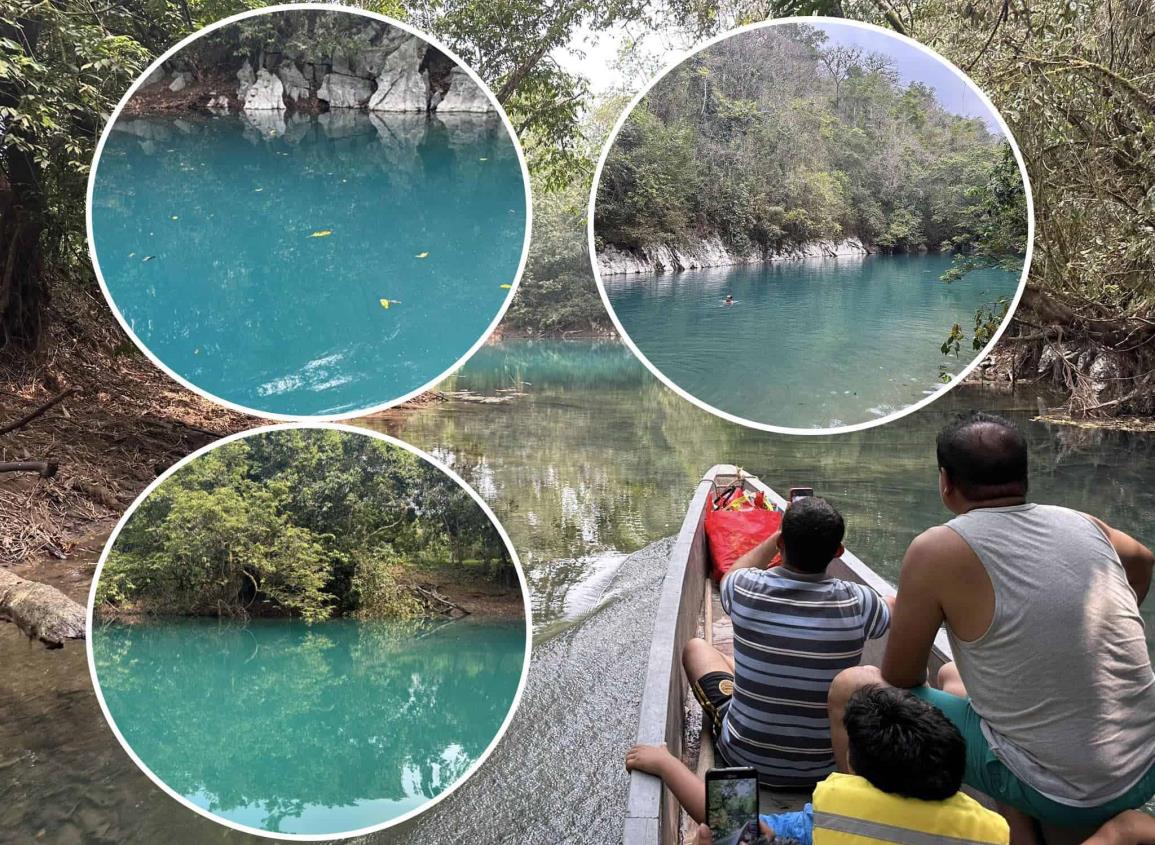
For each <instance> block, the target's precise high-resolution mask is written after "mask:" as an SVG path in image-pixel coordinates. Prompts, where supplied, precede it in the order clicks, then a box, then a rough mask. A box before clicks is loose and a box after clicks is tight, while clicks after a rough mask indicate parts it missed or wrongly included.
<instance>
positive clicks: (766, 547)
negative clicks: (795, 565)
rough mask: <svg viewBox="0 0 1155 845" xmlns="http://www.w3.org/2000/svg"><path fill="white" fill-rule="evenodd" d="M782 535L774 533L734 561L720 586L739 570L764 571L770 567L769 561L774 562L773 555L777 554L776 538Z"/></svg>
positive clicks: (778, 532)
mask: <svg viewBox="0 0 1155 845" xmlns="http://www.w3.org/2000/svg"><path fill="white" fill-rule="evenodd" d="M781 535H782V532H781V531H775V532H774V533H773V534H771V535H770V536H769V537H767V538H766V539H765V540H763V541H762V542H761V543H759V544H758V545H757V546H755V547H754V548H752V549H750V551H748V552H746V554H744V555H742V557H740V558H738V559H737V560H736V561H734V562H733V563H732V564H731V565H730V568H729V569H728V570H726V574H725V575H723V576H722V581H721V582H720V583H719V586H721V584H724V583H726V579H727V578H729V577H730V576H731V575H732V574H733V573H735V572H737V571H738V570H740V569H765V568H766V567H767V566H769V565H770V561H772V560H774V555H776V554H778V538H779V537H780V536H781Z"/></svg>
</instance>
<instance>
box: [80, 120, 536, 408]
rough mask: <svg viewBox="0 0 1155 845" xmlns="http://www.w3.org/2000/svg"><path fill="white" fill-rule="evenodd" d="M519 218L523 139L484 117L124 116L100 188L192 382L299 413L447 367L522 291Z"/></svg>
mask: <svg viewBox="0 0 1155 845" xmlns="http://www.w3.org/2000/svg"><path fill="white" fill-rule="evenodd" d="M525 223H526V208H525V195H524V188H523V181H522V174H521V168H520V165H519V163H518V159H517V155H516V152H515V149H514V146H513V143H512V141H511V140H510V138H509V135H508V133H507V132H506V130H505V128H504V126H503V125H502V124H501V122H500V121H499V120H498V119H497V118H496V117H485V116H472V115H446V116H442V117H439V118H434V119H432V120H426V119H425V118H424V117H421V116H416V115H389V116H378V115H373V116H369V115H366V114H362V113H357V112H348V111H340V112H330V113H327V114H322V115H320V116H318V117H307V116H294V117H291V118H290V120H289V122H288V123H285V121H284V119H283V117H281V116H280V115H279V114H276V113H269V114H267V115H264V116H263V118H262V122H259V123H253V122H251V121H250V120H249V119H248V118H244V117H238V116H228V117H218V118H211V119H209V118H189V117H180V118H171V117H156V118H148V119H138V118H123V119H121V120H118V122H117V124H116V126H115V131H113V132H112V133H110V135H109V137H108V141H107V143H106V144H105V147H104V151H103V153H102V155H101V158H100V163H99V166H98V168H97V171H96V181H95V187H94V191H93V204H92V229H93V235H94V249H95V253H96V255H97V258H98V261H99V265H100V269H101V271H102V273H103V276H104V279H105V282H106V283H107V285H108V288H109V290H110V292H111V294H112V297H113V299H114V301H115V303H116V305H117V306H118V307H119V308H120V310H121V312H122V314H123V316H124V318H125V319H126V321H127V322H128V324H129V325H130V326H131V327H132V330H133V332H134V333H135V334H136V335H137V337H138V338H140V339H141V340H142V341H143V342H144V344H145V345H146V346H147V347H148V348H149V349H150V350H151V351H152V352H153V353H154V354H155V355H156V356H157V357H158V358H159V359H160V360H161V361H162V362H163V363H164V364H166V365H167V366H169V367H170V368H172V369H173V370H175V371H176V373H177V374H178V375H180V376H182V377H184V378H185V379H187V380H188V381H190V382H192V383H193V384H195V385H197V386H198V387H201V388H203V389H204V390H206V391H208V392H210V393H213V394H215V395H216V396H218V397H220V398H222V399H225V400H228V401H231V402H234V403H237V404H240V405H243V406H246V407H249V408H254V409H258V410H263V411H270V412H275V413H282V414H292V415H307V414H323V413H324V414H333V413H340V412H344V411H351V410H356V409H363V408H367V407H370V406H372V405H375V404H380V403H383V402H385V401H389V400H392V399H395V398H397V397H400V396H402V395H404V394H407V393H409V392H411V391H413V390H416V389H418V388H420V387H422V386H424V385H425V384H426V383H427V382H428V381H430V380H431V379H433V378H435V377H437V376H438V375H440V374H441V373H442V372H444V371H445V370H446V369H448V368H449V367H450V366H452V365H453V363H454V362H455V361H457V359H458V358H459V357H460V356H461V355H463V354H464V353H466V352H467V351H468V350H469V349H470V347H472V346H473V344H474V343H475V342H476V341H477V340H478V339H479V338H480V337H481V336H482V334H483V333H484V332H485V330H486V328H487V327H488V326H489V324H490V322H491V321H492V320H493V319H494V318H495V317H496V315H497V313H498V311H499V309H500V308H501V307H502V305H503V303H504V302H505V300H506V298H507V296H508V295H509V293H510V290H509V288H508V287H502V285H509V284H511V283H512V282H513V281H514V277H515V275H516V273H517V268H518V263H519V261H520V258H521V252H522V245H523V238H524V235H525ZM324 233H329V234H324ZM382 299H384V300H388V301H390V303H391V304H390V306H389V307H388V308H385V307H383V306H382V304H381V300H382Z"/></svg>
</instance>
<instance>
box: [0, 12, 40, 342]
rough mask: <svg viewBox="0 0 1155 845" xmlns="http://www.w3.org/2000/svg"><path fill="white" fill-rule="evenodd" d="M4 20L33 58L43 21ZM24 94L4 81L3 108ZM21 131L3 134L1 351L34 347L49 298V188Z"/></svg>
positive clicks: (4, 30)
mask: <svg viewBox="0 0 1155 845" xmlns="http://www.w3.org/2000/svg"><path fill="white" fill-rule="evenodd" d="M16 23H17V26H12V25H11V24H5V23H0V37H3V38H7V39H10V40H12V41H15V42H16V43H17V44H20V45H21V46H22V47H23V48H24V52H25V53H26V54H27V55H29V56H31V55H33V53H34V51H35V49H34V48H35V46H36V41H37V39H38V37H39V34H40V25H39V24H38V23H37V22H35V21H30V20H27V19H19V20H17V22H16ZM23 96H24V91H23V86H22V85H21V84H20V82H19V81H18V79H17V80H16V81H8V82H5V83H3V84H0V107H4V108H11V109H17V108H19V105H20V102H21V100H22V98H23ZM18 133H19V130H17V129H10V130H9V131H8V132H7V133H6V134H3V135H0V167H3V175H4V177H5V181H6V182H7V185H6V186H5V185H0V349H5V348H10V347H13V346H15V347H17V348H21V349H31V348H33V347H34V346H35V345H36V343H37V342H38V341H39V339H40V328H41V319H42V315H43V308H44V305H45V301H46V299H47V296H46V294H45V289H44V278H43V274H42V272H41V261H42V259H41V249H42V245H41V236H42V234H43V232H44V211H45V200H44V191H43V188H42V186H41V184H40V174H39V173H38V168H37V166H36V162H35V160H34V159H33V157H32V154H31V153H30V152H29V151H28V150H27V149H26V148H25V147H23V146H19V145H17V143H16V141H17V140H24V141H25V142H30V141H31V140H32V139H31V138H24V139H20V138H18Z"/></svg>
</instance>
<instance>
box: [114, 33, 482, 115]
mask: <svg viewBox="0 0 1155 845" xmlns="http://www.w3.org/2000/svg"><path fill="white" fill-rule="evenodd" d="M301 41H306V42H307V39H304V38H299V39H294V42H295V43H298V42H301ZM189 49H190V50H191V49H193V48H189ZM223 62H228V64H224V65H223V67H222V66H220V65H221V63H223ZM233 62H238V59H237V58H236V57H235V52H225V53H221V54H220V55H219V56H218V61H217V62H215V63H210V64H208V65H206V62H205V61H204V58H203V57H198V58H197V60H196V61H192V60H190V58H187V57H186V58H182V56H181V54H178V55H176V56H174V57H173V58H172V59H170V60H169V61H167V62H165V63H164V64H163V65H162V66H161V67H159V68H157V69H156V70H154V71H153V72H152V73H151V74H149V76H148V78H147V79H145V81H144V83H143V84H142V85H141V87H140V89H139V90H138V91H137V94H136V95H135V96H134V98H133V99H134V100H139V101H140V102H139V103H138V104H137V108H135V109H133V111H136V112H137V113H140V112H147V111H149V110H151V108H156V109H162V110H163V109H179V108H198V109H207V110H211V111H213V112H216V113H220V112H224V111H242V112H245V113H246V114H247V113H255V112H277V111H286V112H294V111H305V112H321V111H329V110H337V109H361V110H368V111H371V112H412V113H422V112H437V113H451V112H468V113H489V112H494V111H496V109H495V108H494V105H493V102H492V101H491V100H490V98H489V96H488V95H487V94H485V93H484V92H483V91H482V89H481V88H480V86H478V85H477V84H476V83H475V82H474V81H473V79H472V78H471V77H470V76H469V74H468V73H466V72H465V71H464V70H463V69H462V68H460V67H458V66H457V65H456V64H454V63H453V61H452V60H451V59H449V58H448V57H447V56H445V55H444V54H443V53H441V52H440V51H439V50H437V49H436V48H435V47H433V46H432V45H430V44H428V43H427V42H425V41H424V40H423V39H421V38H418V37H417V36H415V35H411V34H410V33H408V32H406V31H404V30H402V29H399V28H397V27H393V26H389V25H387V24H385V23H382V22H378V21H365V22H364V24H363V29H361V30H359V31H356V32H354V33H352V35H350V36H349V37H348V38H347V39H346V40H345V42H344V46H342V47H340V48H333V49H332V50H330V51H329V53H328V54H325V55H319V54H316V53H313V52H311V51H310V50H308V49H307V48H305V49H300V48H289V47H285V46H283V45H279V44H275V43H270V44H265V45H263V46H261V47H259V48H254V49H252V50H250V51H249V55H248V56H245V57H244V58H243V60H239V67H238V66H237V64H233ZM212 64H216V65H217V68H216V70H215V72H214V71H211V70H210V71H206V70H205V68H206V66H207V67H210V68H211V67H212ZM233 68H235V70H233ZM234 77H235V79H236V83H235V87H234V85H233V83H231V82H230V81H229V80H231V79H232V78H234ZM174 95H177V96H175V97H174ZM258 120H267V118H258Z"/></svg>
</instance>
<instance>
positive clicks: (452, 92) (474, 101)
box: [437, 67, 494, 112]
mask: <svg viewBox="0 0 1155 845" xmlns="http://www.w3.org/2000/svg"><path fill="white" fill-rule="evenodd" d="M437 111H439V112H489V111H494V108H493V103H492V102H491V101H490V99H489V97H487V96H486V95H485V92H484V91H482V90H481V87H480V86H479V85H478V84H477V83H476V82H474V81H473V80H472V79H471V78H470V76H469V74H468V73H466V72H465V71H463V70H462V69H461V68H459V67H455V68H453V70H452V71H451V72H450V74H449V93H447V94H446V95H445V99H443V100H442V101H441V102H440V103H439V104H438V105H437Z"/></svg>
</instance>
